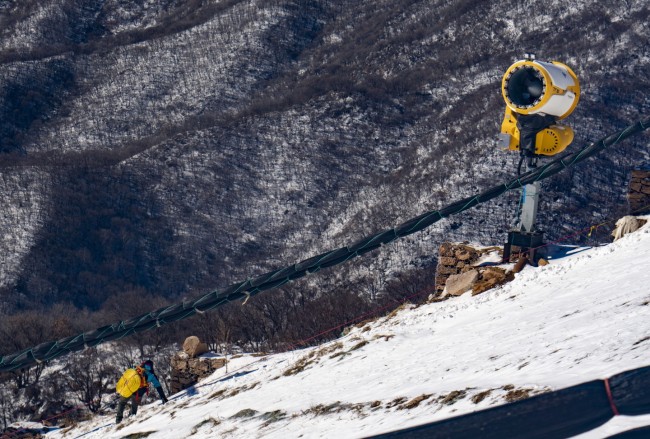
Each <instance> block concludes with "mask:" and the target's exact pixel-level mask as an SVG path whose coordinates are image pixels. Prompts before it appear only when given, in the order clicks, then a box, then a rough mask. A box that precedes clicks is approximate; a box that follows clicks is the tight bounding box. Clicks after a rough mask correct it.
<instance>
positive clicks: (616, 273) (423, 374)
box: [45, 217, 650, 439]
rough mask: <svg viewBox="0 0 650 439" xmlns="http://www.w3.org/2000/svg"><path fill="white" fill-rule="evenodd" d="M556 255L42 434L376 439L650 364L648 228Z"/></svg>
mask: <svg viewBox="0 0 650 439" xmlns="http://www.w3.org/2000/svg"><path fill="white" fill-rule="evenodd" d="M646 218H647V219H650V217H646ZM554 252H555V254H556V255H557V257H556V258H552V259H551V263H550V265H548V266H545V267H539V268H531V267H528V268H526V269H525V270H524V271H522V272H521V273H519V274H517V275H516V278H515V280H514V281H513V282H511V283H509V284H507V285H504V286H501V287H497V288H495V289H493V290H489V291H487V292H485V293H483V294H480V295H477V296H471V294H470V293H467V294H465V295H463V296H460V297H457V298H452V299H449V300H447V301H443V302H437V303H435V302H434V303H428V304H423V305H421V306H412V305H408V306H404V307H403V308H402V309H400V310H399V311H396V312H394V313H392V314H390V315H389V316H386V317H382V318H379V319H376V320H373V321H369V322H365V323H362V324H359V325H356V326H354V327H351V328H349V330H348V331H346V333H345V335H341V337H339V338H338V339H336V340H334V341H332V342H329V343H325V344H322V345H320V346H315V347H312V348H308V349H299V350H294V351H291V352H287V353H282V354H276V355H268V356H262V357H259V356H252V355H245V356H241V357H238V358H233V359H231V360H230V363H229V366H228V370H227V371H226V372H224V371H217V372H215V374H213V375H212V376H211V377H209V378H206V379H205V380H204V381H202V382H200V383H199V384H198V385H197V386H195V387H194V388H191V390H189V391H183V392H180V393H178V394H176V395H173V396H172V397H171V399H170V402H169V403H168V404H166V405H164V406H161V405H159V402H157V401H156V402H154V403H153V404H151V405H148V406H145V407H142V409H141V411H140V412H139V413H138V415H137V416H136V417H135V418H127V419H126V420H125V421H123V423H122V424H120V425H119V426H116V425H115V424H114V415H112V414H111V415H107V416H100V417H96V418H94V419H92V420H91V421H88V422H81V423H79V424H78V425H76V426H73V427H71V428H64V429H61V430H56V431H52V432H50V433H48V434H46V435H45V437H46V438H48V439H55V438H61V439H65V438H75V437H81V436H83V437H84V438H88V439H92V438H124V437H147V438H151V439H154V438H156V439H167V438H169V439H175V438H179V437H193V438H197V439H200V438H213V437H225V436H227V437H232V438H262V437H264V438H286V437H310V438H316V437H323V438H325V437H340V438H358V437H367V436H371V435H376V434H380V433H384V432H389V431H393V430H398V429H403V428H407V427H410V426H415V425H420V424H423V423H427V422H431V421H435V420H440V419H443V418H449V417H452V416H456V415H459V414H463V413H468V412H471V411H476V410H481V409H485V408H487V407H492V406H496V405H501V404H505V403H506V402H509V401H516V400H519V399H522V398H526V397H528V396H532V395H535V394H539V393H543V392H548V391H551V390H556V389H561V388H565V387H568V386H572V385H575V384H579V383H583V382H586V381H590V380H593V379H601V378H607V377H610V376H612V375H615V374H617V373H619V372H623V371H626V370H629V369H634V368H638V367H642V366H647V365H648V364H649V360H648V359H649V358H650V342H649V337H648V333H649V332H650V319H648V306H650V294H649V292H648V288H647V285H648V283H649V282H650V273H649V272H648V270H647V267H648V264H650V223H649V224H646V225H645V226H644V227H643V228H642V229H640V230H639V231H637V232H635V233H633V234H630V235H627V236H626V237H624V238H623V239H621V240H618V241H616V242H615V243H612V244H609V245H605V246H601V247H596V248H585V247H556V248H554ZM644 425H650V414H646V415H643V416H636V417H629V416H628V417H626V416H617V417H614V418H613V419H612V420H611V421H609V422H608V423H606V424H605V425H603V426H601V427H599V428H597V429H596V430H592V431H590V432H588V433H585V434H583V435H580V436H578V437H580V438H582V439H587V438H594V439H595V438H604V437H607V436H609V435H612V434H614V433H616V432H619V431H624V430H627V429H631V428H634V427H637V426H644Z"/></svg>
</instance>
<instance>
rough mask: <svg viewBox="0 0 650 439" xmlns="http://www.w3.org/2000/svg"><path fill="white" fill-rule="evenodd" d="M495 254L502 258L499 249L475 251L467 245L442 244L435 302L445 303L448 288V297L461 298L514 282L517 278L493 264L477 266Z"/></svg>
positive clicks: (501, 250) (476, 249) (491, 248)
mask: <svg viewBox="0 0 650 439" xmlns="http://www.w3.org/2000/svg"><path fill="white" fill-rule="evenodd" d="M495 251H496V252H498V254H501V255H502V254H503V253H502V252H503V249H502V248H500V247H488V248H474V247H471V246H469V245H466V244H452V243H450V242H445V243H443V244H442V245H441V246H440V251H439V256H438V268H437V269H436V293H435V297H434V299H443V297H441V295H442V293H443V291H444V290H445V286H446V287H447V294H448V295H459V294H462V293H464V292H466V291H468V290H471V291H472V295H474V294H480V293H482V292H484V291H487V290H489V289H491V288H493V287H495V286H497V285H501V284H503V283H506V282H510V281H511V280H512V279H514V274H513V273H512V272H510V271H506V270H505V269H503V268H499V267H494V266H490V265H491V264H487V265H485V266H481V267H477V266H476V264H477V263H478V262H479V260H480V259H481V257H482V256H484V255H486V254H489V253H492V252H495ZM450 278H451V279H450Z"/></svg>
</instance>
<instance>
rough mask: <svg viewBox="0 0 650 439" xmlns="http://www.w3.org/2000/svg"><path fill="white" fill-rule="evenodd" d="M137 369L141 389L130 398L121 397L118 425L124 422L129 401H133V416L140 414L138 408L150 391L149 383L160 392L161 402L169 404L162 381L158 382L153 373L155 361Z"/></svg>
mask: <svg viewBox="0 0 650 439" xmlns="http://www.w3.org/2000/svg"><path fill="white" fill-rule="evenodd" d="M135 369H136V371H137V372H138V374H139V375H140V383H141V384H140V388H139V389H138V390H137V391H135V393H133V395H131V396H130V397H128V398H125V397H123V396H120V400H119V401H118V403H117V418H116V422H117V423H118V424H119V423H120V422H122V417H123V414H124V409H125V408H126V404H127V402H128V401H129V400H130V401H131V416H135V415H136V414H137V413H138V406H139V405H140V403H141V402H142V397H143V396H144V394H145V393H147V392H148V390H149V383H151V384H153V387H154V388H155V389H156V391H157V392H158V395H159V396H160V400H161V401H162V403H163V404H165V403H166V402H167V397H166V396H165V392H164V391H163V389H162V386H161V385H160V381H158V377H157V376H156V374H155V373H154V371H153V361H151V360H147V361H145V362H144V363H142V364H141V365H140V366H139V367H136V368H135Z"/></svg>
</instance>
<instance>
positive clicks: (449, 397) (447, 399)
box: [438, 390, 467, 405]
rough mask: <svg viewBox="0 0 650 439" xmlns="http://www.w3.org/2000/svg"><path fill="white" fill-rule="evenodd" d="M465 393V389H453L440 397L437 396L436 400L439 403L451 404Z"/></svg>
mask: <svg viewBox="0 0 650 439" xmlns="http://www.w3.org/2000/svg"><path fill="white" fill-rule="evenodd" d="M465 395H467V391H466V390H454V391H453V392H450V393H448V394H446V395H442V396H441V397H440V398H438V401H439V402H440V404H444V405H453V404H455V403H457V402H458V401H459V400H461V399H463V398H464V397H465Z"/></svg>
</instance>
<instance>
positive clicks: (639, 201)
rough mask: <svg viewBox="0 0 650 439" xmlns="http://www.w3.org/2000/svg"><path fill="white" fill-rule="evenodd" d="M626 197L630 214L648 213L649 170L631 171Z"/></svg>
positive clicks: (649, 205)
mask: <svg viewBox="0 0 650 439" xmlns="http://www.w3.org/2000/svg"><path fill="white" fill-rule="evenodd" d="M627 199H628V201H629V203H630V213H631V214H632V215H641V214H647V213H650V170H647V171H632V177H631V178H630V187H629V190H628V193H627Z"/></svg>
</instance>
